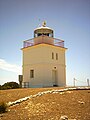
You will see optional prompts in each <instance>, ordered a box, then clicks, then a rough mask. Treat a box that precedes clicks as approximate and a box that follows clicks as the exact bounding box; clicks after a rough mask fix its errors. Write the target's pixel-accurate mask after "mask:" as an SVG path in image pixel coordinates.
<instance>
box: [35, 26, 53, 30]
mask: <svg viewBox="0 0 90 120" xmlns="http://www.w3.org/2000/svg"><path fill="white" fill-rule="evenodd" d="M40 29H48V30H52V31H53V29H51V28H50V27H46V26H45V27H44V26H41V27H37V28H36V29H35V30H34V31H36V30H40Z"/></svg>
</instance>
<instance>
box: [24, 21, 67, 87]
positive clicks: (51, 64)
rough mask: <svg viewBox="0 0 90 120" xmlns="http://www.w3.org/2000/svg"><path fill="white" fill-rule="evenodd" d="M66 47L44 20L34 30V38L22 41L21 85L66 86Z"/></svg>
mask: <svg viewBox="0 0 90 120" xmlns="http://www.w3.org/2000/svg"><path fill="white" fill-rule="evenodd" d="M66 49H67V48H65V47H64V41H63V40H60V39H56V38H54V30H53V29H51V28H50V27H47V26H46V22H45V21H44V22H43V23H42V25H41V26H40V27H37V28H36V29H35V30H34V38H32V39H29V40H25V41H23V48H22V54H23V63H22V64H23V65H22V69H23V70H22V71H23V82H22V87H24V88H40V87H41V88H42V87H54V86H66V63H65V51H66Z"/></svg>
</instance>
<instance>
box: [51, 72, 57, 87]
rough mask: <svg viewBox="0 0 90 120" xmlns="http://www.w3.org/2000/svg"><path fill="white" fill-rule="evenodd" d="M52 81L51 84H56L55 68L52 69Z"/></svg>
mask: <svg viewBox="0 0 90 120" xmlns="http://www.w3.org/2000/svg"><path fill="white" fill-rule="evenodd" d="M52 83H53V86H58V85H57V70H52Z"/></svg>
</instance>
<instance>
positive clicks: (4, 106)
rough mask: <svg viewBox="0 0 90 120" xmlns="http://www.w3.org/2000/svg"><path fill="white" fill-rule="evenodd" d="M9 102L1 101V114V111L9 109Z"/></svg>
mask: <svg viewBox="0 0 90 120" xmlns="http://www.w3.org/2000/svg"><path fill="white" fill-rule="evenodd" d="M7 107H8V106H7V104H6V103H4V102H1V103H0V114H1V113H5V112H6V111H7Z"/></svg>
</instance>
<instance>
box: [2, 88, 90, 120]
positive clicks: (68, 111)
mask: <svg viewBox="0 0 90 120" xmlns="http://www.w3.org/2000/svg"><path fill="white" fill-rule="evenodd" d="M62 89H64V88H37V89H13V90H3V91H2V90H1V91H0V102H1V101H5V102H10V101H15V100H18V99H20V98H24V97H26V96H30V95H35V94H37V93H39V94H37V95H36V96H35V97H31V98H30V99H28V100H26V101H24V102H21V103H19V104H16V105H13V106H10V107H9V109H8V112H6V113H3V114H1V115H0V120H60V117H61V116H63V115H66V116H67V117H68V118H69V120H70V119H71V120H90V89H89V90H84V89H83V90H68V91H62V92H61V91H60V90H62ZM43 91H46V92H43ZM48 91H49V92H48ZM50 91H51V92H50ZM40 93H44V94H41V95H40Z"/></svg>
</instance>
